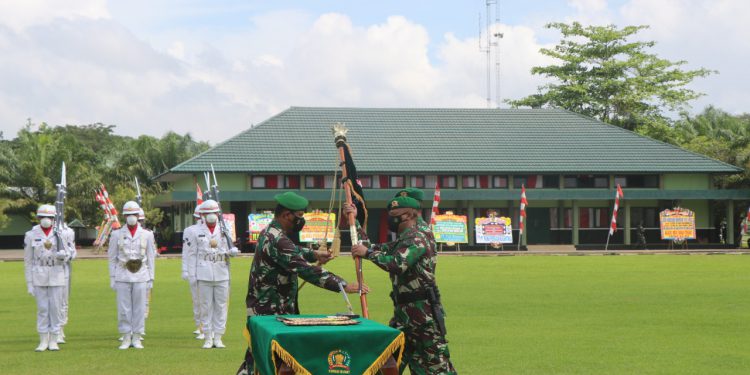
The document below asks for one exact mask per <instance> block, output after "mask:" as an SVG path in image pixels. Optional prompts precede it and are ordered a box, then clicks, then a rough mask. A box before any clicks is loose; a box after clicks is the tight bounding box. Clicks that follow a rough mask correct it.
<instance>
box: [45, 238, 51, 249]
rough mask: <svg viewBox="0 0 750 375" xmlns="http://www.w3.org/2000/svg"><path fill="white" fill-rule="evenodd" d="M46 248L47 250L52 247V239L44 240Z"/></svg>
mask: <svg viewBox="0 0 750 375" xmlns="http://www.w3.org/2000/svg"><path fill="white" fill-rule="evenodd" d="M44 248H45V249H47V250H49V249H51V248H52V241H50V240H47V241H44Z"/></svg>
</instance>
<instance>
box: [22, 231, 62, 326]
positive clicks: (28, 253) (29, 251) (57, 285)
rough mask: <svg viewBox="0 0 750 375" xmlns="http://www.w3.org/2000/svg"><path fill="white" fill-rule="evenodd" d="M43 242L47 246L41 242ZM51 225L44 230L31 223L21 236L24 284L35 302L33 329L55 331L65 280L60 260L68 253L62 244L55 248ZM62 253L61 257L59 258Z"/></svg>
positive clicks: (58, 324)
mask: <svg viewBox="0 0 750 375" xmlns="http://www.w3.org/2000/svg"><path fill="white" fill-rule="evenodd" d="M45 244H46V245H47V246H48V247H49V248H47V246H45ZM56 244H57V239H56V238H55V231H54V229H50V231H49V234H45V233H44V230H42V228H41V227H40V226H39V225H35V226H34V227H33V228H32V229H31V230H30V231H28V232H26V235H25V237H24V271H25V276H26V285H27V287H28V290H29V292H30V293H33V294H34V297H35V298H36V305H37V324H36V326H37V331H38V332H39V333H40V334H46V333H51V334H55V335H56V334H58V333H59V332H60V327H61V325H62V323H61V321H60V318H61V317H62V314H61V311H60V310H61V309H62V305H63V289H64V288H66V287H67V286H66V284H65V268H64V264H65V261H66V259H67V258H69V257H70V253H69V252H68V248H67V247H66V246H64V245H63V246H61V247H60V254H58V252H57V246H56ZM63 256H64V259H61V258H62V257H63Z"/></svg>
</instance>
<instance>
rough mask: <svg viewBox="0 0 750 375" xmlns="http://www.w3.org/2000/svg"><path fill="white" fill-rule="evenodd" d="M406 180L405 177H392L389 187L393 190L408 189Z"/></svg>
mask: <svg viewBox="0 0 750 375" xmlns="http://www.w3.org/2000/svg"><path fill="white" fill-rule="evenodd" d="M405 184H406V179H405V178H404V176H391V177H390V178H389V181H388V187H390V188H393V189H401V188H403V187H406V185H405Z"/></svg>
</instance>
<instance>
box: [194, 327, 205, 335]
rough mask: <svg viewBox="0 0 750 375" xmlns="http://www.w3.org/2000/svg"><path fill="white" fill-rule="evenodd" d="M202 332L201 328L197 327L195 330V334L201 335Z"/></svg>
mask: <svg viewBox="0 0 750 375" xmlns="http://www.w3.org/2000/svg"><path fill="white" fill-rule="evenodd" d="M201 333H203V332H201V330H200V328H196V329H195V331H193V334H194V335H200V334H201Z"/></svg>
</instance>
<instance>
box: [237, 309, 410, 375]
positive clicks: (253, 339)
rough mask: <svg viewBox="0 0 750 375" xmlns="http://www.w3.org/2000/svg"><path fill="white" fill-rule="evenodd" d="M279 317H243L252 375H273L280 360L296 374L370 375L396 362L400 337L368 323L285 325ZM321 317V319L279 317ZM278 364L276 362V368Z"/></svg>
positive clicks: (382, 327)
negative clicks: (393, 359)
mask: <svg viewBox="0 0 750 375" xmlns="http://www.w3.org/2000/svg"><path fill="white" fill-rule="evenodd" d="M278 316H279V315H262V316H253V317H248V318H247V330H248V331H249V333H250V338H249V344H250V348H251V351H252V354H253V358H254V359H255V372H256V373H259V374H263V375H270V374H276V371H277V369H278V366H277V363H276V361H278V360H281V361H283V362H284V363H286V364H287V366H289V367H291V368H292V370H294V372H295V373H297V374H316V375H317V374H351V375H354V374H357V375H359V374H368V375H371V374H372V375H374V374H376V373H377V372H378V370H379V369H380V368H381V367H382V366H383V365H384V364H385V363H386V362H387V361H388V359H389V358H391V357H392V356H394V354H395V357H396V366H398V365H399V364H400V363H401V356H402V354H403V350H404V334H403V333H401V331H399V330H397V329H394V328H391V327H388V326H385V325H383V324H380V323H378V322H374V321H372V320H369V319H363V318H357V319H356V320H357V321H359V324H355V325H345V326H322V325H321V326H287V325H285V324H284V323H282V322H280V321H278V320H277V319H276V318H277V317H278ZM281 316H285V317H290V318H322V317H325V315H281ZM278 365H280V363H279V364H278Z"/></svg>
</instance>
